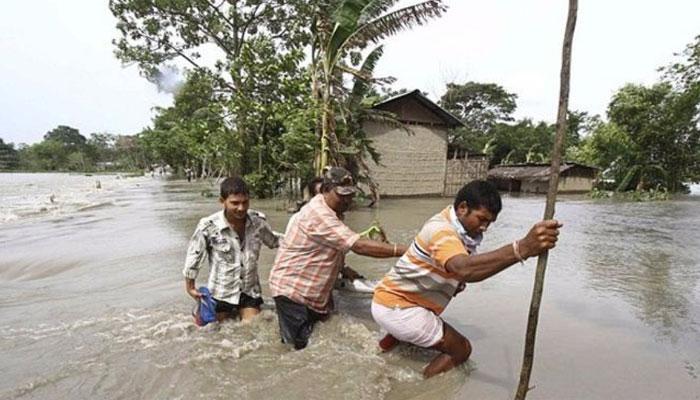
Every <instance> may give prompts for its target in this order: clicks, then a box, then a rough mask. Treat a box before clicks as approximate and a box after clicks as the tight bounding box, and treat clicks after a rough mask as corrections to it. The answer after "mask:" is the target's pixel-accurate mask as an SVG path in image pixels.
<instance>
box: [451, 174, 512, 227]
mask: <svg viewBox="0 0 700 400" xmlns="http://www.w3.org/2000/svg"><path fill="white" fill-rule="evenodd" d="M463 201H466V202H467V207H469V210H476V209H478V208H479V207H484V208H486V209H487V210H489V211H490V212H491V214H493V216H494V218H495V217H497V216H498V213H499V212H501V195H500V194H499V193H498V190H496V187H495V186H493V185H492V184H490V183H488V182H486V181H481V180H476V181H471V182H469V183H467V184H466V185H464V186H462V188H461V189H459V192H457V196H455V202H454V208H455V210H457V207H458V206H459V205H460V204H461V203H462V202H463Z"/></svg>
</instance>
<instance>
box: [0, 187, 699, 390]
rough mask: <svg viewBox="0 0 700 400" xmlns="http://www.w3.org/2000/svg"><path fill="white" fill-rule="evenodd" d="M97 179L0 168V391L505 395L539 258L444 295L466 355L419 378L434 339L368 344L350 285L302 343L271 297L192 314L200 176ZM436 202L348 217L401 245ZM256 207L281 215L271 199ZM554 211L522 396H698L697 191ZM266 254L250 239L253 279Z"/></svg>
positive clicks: (527, 217)
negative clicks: (250, 312) (189, 282)
mask: <svg viewBox="0 0 700 400" xmlns="http://www.w3.org/2000/svg"><path fill="white" fill-rule="evenodd" d="M101 179H102V182H101V183H102V184H101V188H100V189H99V190H92V189H91V190H89V191H87V189H85V190H86V192H85V193H87V194H84V196H83V198H81V200H80V201H79V202H78V201H74V200H71V201H73V203H80V204H87V206H85V205H81V206H75V207H74V206H70V207H69V206H66V205H64V203H62V202H64V201H65V200H64V199H65V198H66V197H67V196H64V197H59V196H55V198H54V201H53V202H51V201H49V200H47V199H48V197H47V196H48V195H49V192H50V191H51V190H53V191H57V190H58V191H59V193H74V192H78V191H80V189H78V188H79V187H83V186H81V185H87V183H85V182H88V181H89V183H91V184H92V183H94V180H95V178H94V177H82V176H79V175H65V174H56V175H55V181H60V182H61V183H60V189H55V188H51V190H48V189H47V190H44V189H41V190H38V189H37V187H38V186H37V185H38V183H37V182H36V181H37V180H41V182H44V183H42V184H41V185H48V186H50V185H51V183H50V182H52V181H54V180H52V179H45V177H44V175H30V174H0V187H2V188H3V189H2V192H1V193H0V201H2V203H0V207H1V208H2V210H0V211H1V212H2V213H3V214H2V215H5V216H8V215H13V216H14V217H12V218H9V217H6V218H4V220H2V221H0V317H1V318H0V376H2V377H3V379H2V380H0V399H47V398H48V399H63V398H99V399H134V398H148V399H151V398H153V399H190V398H212V399H228V398H240V399H285V400H293V399H382V398H384V399H442V398H452V399H508V398H512V396H513V393H514V391H515V387H516V386H517V381H518V376H519V372H520V364H521V358H522V351H523V343H524V336H525V326H526V322H527V313H528V307H529V302H530V296H531V289H532V284H533V279H534V267H535V264H536V260H534V259H533V260H529V261H527V262H526V264H525V266H524V267H523V266H520V265H515V266H513V267H511V268H510V269H507V270H505V271H504V272H502V273H501V274H499V275H497V276H495V277H493V278H491V279H489V280H487V281H484V282H481V283H477V284H471V285H469V286H468V287H467V290H465V291H464V292H463V293H462V294H460V295H459V296H458V297H457V298H455V299H454V300H453V302H452V303H451V304H450V306H449V307H448V309H447V310H446V312H445V313H444V314H443V316H444V318H445V319H446V320H447V321H448V322H449V323H450V324H452V326H454V327H455V328H457V329H458V330H459V331H461V332H462V333H464V334H465V335H466V336H467V337H468V338H469V339H470V340H471V342H472V345H473V347H474V352H473V354H472V357H471V359H470V361H469V362H468V363H467V365H465V366H464V367H462V368H459V369H457V370H455V371H451V372H449V373H446V374H443V375H441V376H438V377H436V378H433V379H430V380H428V381H425V380H423V379H422V378H421V369H422V368H423V366H424V365H425V364H426V363H427V362H428V361H429V360H430V359H431V358H432V357H433V356H434V353H432V352H430V351H425V350H419V349H416V348H413V347H410V346H400V347H399V348H398V349H396V350H394V351H393V352H390V353H388V354H379V352H378V351H377V348H376V342H377V339H378V338H379V336H380V333H379V332H378V331H377V327H376V325H375V324H374V322H373V321H372V319H371V316H370V314H369V304H370V298H369V297H367V296H366V295H359V294H351V293H347V292H337V293H336V303H337V304H338V308H339V312H338V314H337V315H336V316H334V317H333V318H331V319H330V321H328V322H326V323H322V324H320V325H319V326H318V327H317V329H316V331H315V333H314V335H313V336H312V339H311V343H310V346H309V347H308V348H307V349H305V350H303V351H296V352H295V351H290V350H289V349H288V348H286V347H285V346H283V345H282V344H281V343H280V340H279V336H278V331H277V321H276V316H275V313H274V310H273V308H272V306H271V304H272V302H271V299H270V298H269V297H266V298H265V300H266V306H265V309H264V312H263V313H262V314H261V316H260V317H259V318H257V319H256V320H255V321H254V322H253V323H251V324H241V323H239V322H228V323H224V324H221V325H216V324H214V325H209V326H207V327H204V328H197V327H196V326H194V324H193V323H192V318H191V317H190V315H189V313H190V310H191V308H192V306H193V304H194V303H193V302H192V301H191V300H190V299H189V298H188V296H187V295H186V294H185V291H184V282H183V277H182V274H181V270H182V264H183V261H184V255H185V250H186V244H187V240H188V238H189V236H190V235H191V233H192V231H193V229H194V227H195V225H196V223H197V221H198V219H199V218H201V217H202V216H206V215H208V214H210V213H212V212H214V211H215V210H217V209H218V205H217V203H216V199H215V198H207V197H203V196H201V194H200V193H201V191H202V190H205V189H211V188H212V187H211V186H208V185H207V184H199V183H198V184H188V183H186V182H182V181H165V180H160V179H151V178H150V177H148V178H129V179H117V178H116V177H114V179H112V178H108V177H103V178H101ZM22 187H24V188H25V189H21V188H22ZM41 187H43V186H41ZM7 188H12V191H10V190H9V189H7ZM213 190H214V192H215V193H216V188H213ZM32 193H34V194H36V196H37V197H36V198H32V197H31V196H30V194H32ZM81 193H82V192H81ZM11 196H13V197H12V199H10V197H11ZM17 199H21V202H22V204H23V205H22V206H21V207H19V208H22V209H23V210H26V209H27V207H30V206H28V205H27V204H28V203H31V202H39V203H41V202H44V203H46V202H47V201H48V203H46V205H44V206H41V207H39V208H38V209H34V208H32V210H34V211H32V212H19V211H17V210H18V209H19V208H18V206H15V205H14V204H15V203H16V202H18V201H19V200H17ZM449 201H450V200H449V199H444V198H427V199H401V200H383V201H382V202H381V205H380V207H379V209H378V210H367V209H362V210H358V211H354V212H351V213H349V214H348V216H347V221H346V222H347V223H348V224H349V225H350V226H351V227H352V228H354V229H355V230H358V231H359V230H362V229H364V228H365V227H367V226H368V225H369V224H370V223H371V222H372V221H373V220H374V219H378V220H379V221H380V222H381V223H382V225H383V226H384V227H385V229H386V230H387V232H388V233H389V238H390V239H391V240H393V241H399V242H405V243H407V242H408V241H410V240H411V239H412V237H413V235H414V234H415V233H416V232H417V230H418V229H419V228H420V226H421V225H422V223H423V222H424V221H425V220H426V219H427V218H429V217H430V216H431V215H433V214H435V213H436V212H438V211H440V210H441V209H442V208H444V206H446V205H447V204H448V203H449ZM73 203H71V204H73ZM31 204H34V203H31ZM57 204H58V205H57ZM54 206H55V207H54ZM31 207H35V206H31ZM31 207H30V208H31ZM42 207H43V208H44V209H42ZM252 207H253V208H255V209H258V210H262V211H264V212H265V213H266V214H267V215H268V219H269V221H270V223H271V225H272V226H273V228H275V229H277V230H280V231H283V230H284V227H285V225H286V222H287V219H288V215H287V214H286V212H284V211H283V209H284V204H283V203H282V202H281V201H260V200H253V202H252ZM543 208H544V199H543V198H542V197H511V196H508V195H505V196H504V210H503V211H502V212H501V214H500V216H499V219H498V221H496V223H495V224H493V226H492V227H491V228H490V229H489V232H487V234H486V237H485V240H484V243H483V246H482V249H481V251H487V250H489V249H494V248H497V247H499V246H500V245H503V244H505V243H508V242H510V241H512V240H514V239H517V238H519V237H521V236H522V235H524V234H525V232H526V230H527V228H528V227H529V225H531V224H532V223H533V222H534V221H535V220H537V219H539V218H541V215H542V212H543ZM557 218H558V219H560V220H562V221H563V222H564V224H565V226H564V228H563V229H562V234H561V238H560V241H559V245H558V247H557V248H556V249H555V250H554V251H553V252H552V253H550V257H549V267H548V270H547V275H546V280H545V292H544V296H543V301H542V307H541V311H540V320H539V327H538V337H537V346H536V350H535V363H534V368H533V373H532V378H531V381H530V384H531V386H534V388H533V389H532V391H531V392H530V393H529V395H528V398H529V399H698V398H700V378H699V377H698V376H699V375H700V335H699V334H698V333H699V330H700V325H699V323H700V305H699V304H700V303H699V300H700V289H699V285H698V281H699V280H700V196H684V197H680V198H678V199H677V200H674V201H668V202H652V203H616V202H609V201H603V202H601V201H591V200H587V199H585V198H583V197H563V198H561V199H560V202H559V203H558V205H557ZM273 257H274V251H273V250H268V249H266V248H264V249H263V252H262V254H261V262H260V268H261V270H260V274H261V280H262V283H263V290H264V294H265V295H266V296H269V290H268V288H267V278H268V275H269V271H270V263H271V261H272V259H273ZM348 263H349V264H350V265H352V266H353V267H354V268H355V269H357V270H359V271H360V272H362V273H363V274H364V275H366V276H368V277H370V278H380V277H381V276H382V275H383V273H384V272H385V271H386V270H387V269H388V268H389V267H390V261H387V260H374V259H369V258H365V257H360V256H356V255H352V254H351V255H349V256H348ZM207 274H208V270H207V269H206V268H204V269H203V270H202V271H201V273H200V278H199V279H198V282H199V283H202V284H203V283H205V282H206V276H207Z"/></svg>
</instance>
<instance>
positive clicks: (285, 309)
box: [275, 296, 328, 350]
mask: <svg viewBox="0 0 700 400" xmlns="http://www.w3.org/2000/svg"><path fill="white" fill-rule="evenodd" d="M275 307H276V308H277V320H278V321H279V324H280V335H281V336H282V342H284V343H287V344H291V345H294V348H295V349H296V350H300V349H303V348H304V347H306V345H307V344H309V337H310V336H311V332H313V330H314V324H316V322H318V321H324V320H326V319H327V318H328V314H321V313H318V312H316V311H314V310H312V309H310V308H309V307H307V306H305V305H303V304H299V303H296V302H294V301H292V300H290V299H289V298H288V297H285V296H276V297H275Z"/></svg>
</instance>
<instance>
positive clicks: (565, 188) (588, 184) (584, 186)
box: [559, 176, 593, 193]
mask: <svg viewBox="0 0 700 400" xmlns="http://www.w3.org/2000/svg"><path fill="white" fill-rule="evenodd" d="M591 189H593V179H591V178H588V177H583V176H564V177H561V178H560V179H559V192H569V193H571V192H590V191H591Z"/></svg>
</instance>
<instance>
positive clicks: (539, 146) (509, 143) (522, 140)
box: [485, 119, 555, 165]
mask: <svg viewBox="0 0 700 400" xmlns="http://www.w3.org/2000/svg"><path fill="white" fill-rule="evenodd" d="M554 131H555V126H554V125H553V124H548V123H546V122H538V123H536V124H535V123H533V122H532V120H530V119H523V120H521V121H518V122H516V123H515V124H513V125H510V124H505V123H501V124H496V125H494V126H493V127H492V128H491V131H490V132H489V134H488V136H487V137H488V138H489V139H488V142H487V143H486V145H485V147H488V149H487V150H488V153H490V156H491V165H496V164H515V163H524V162H533V163H543V162H547V161H548V160H549V157H550V154H549V153H550V149H551V148H552V143H553V141H554Z"/></svg>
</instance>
